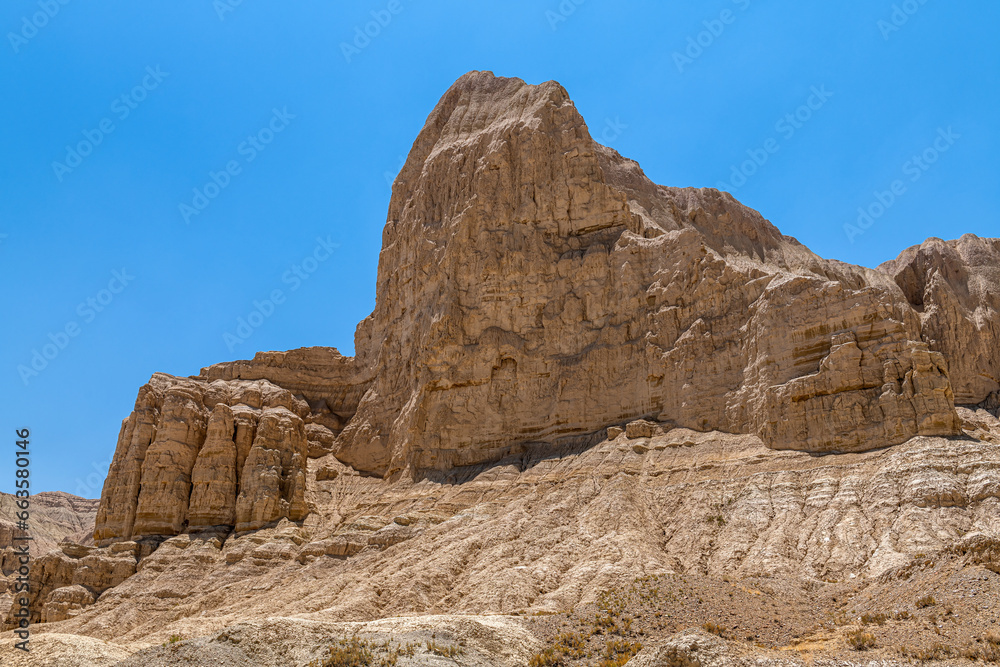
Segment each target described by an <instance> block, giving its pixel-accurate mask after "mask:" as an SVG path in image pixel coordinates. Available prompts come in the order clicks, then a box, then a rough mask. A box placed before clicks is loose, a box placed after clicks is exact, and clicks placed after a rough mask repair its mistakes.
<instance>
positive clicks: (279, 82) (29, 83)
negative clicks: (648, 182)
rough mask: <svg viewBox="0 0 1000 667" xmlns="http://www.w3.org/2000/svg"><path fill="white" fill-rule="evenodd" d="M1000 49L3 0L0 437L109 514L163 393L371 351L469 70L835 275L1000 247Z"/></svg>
mask: <svg viewBox="0 0 1000 667" xmlns="http://www.w3.org/2000/svg"><path fill="white" fill-rule="evenodd" d="M373 21H376V22H380V23H372V22H373ZM998 22H1000V5H998V4H997V3H995V2H992V1H986V0H970V1H968V2H962V3H945V2H943V1H942V0H924V1H923V2H921V0H906V2H895V3H894V2H893V1H892V0H884V1H883V0H865V1H860V0H845V1H844V2H839V3H801V2H796V3H793V2H768V3H765V2H763V1H762V0H711V1H707V2H695V3H663V2H615V3H610V2H599V1H598V0H585V1H583V2H579V0H577V1H575V2H574V0H564V1H563V2H559V1H558V0H551V1H548V2H545V1H540V2H518V1H511V0H505V1H504V2H500V1H498V0H493V1H483V2H475V3H470V2H440V1H439V2H434V3H430V2H416V1H413V0H392V1H391V2H390V1H389V0H371V1H363V2H361V1H359V2H336V3H333V2H329V1H327V0H322V1H320V0H300V1H299V2H295V3H285V2H281V3H279V2H261V1H259V0H258V1H251V0H244V1H243V2H240V3H237V2H236V1H235V0H218V1H217V2H214V3H213V2H212V1H210V0H204V1H201V2H177V1H176V0H159V1H153V0H150V1H147V2H138V3H137V2H124V1H120V0H105V1H104V2H101V3H85V2H83V1H82V0H33V1H29V0H7V1H6V2H4V3H3V6H2V8H0V34H3V35H4V39H3V43H2V44H0V81H2V90H3V97H4V103H3V105H2V108H0V150H2V158H3V159H2V160H0V271H2V272H3V284H4V285H5V286H6V290H5V292H6V294H5V300H6V304H5V318H4V325H3V329H2V334H0V335H2V345H0V377H2V378H3V379H2V381H0V399H2V402H3V410H2V412H0V415H2V419H0V422H2V426H3V432H4V433H6V434H7V436H8V437H9V438H10V440H11V441H13V440H14V439H15V436H14V430H15V429H17V428H25V427H27V428H30V429H31V431H32V438H31V440H32V444H31V451H32V457H33V462H32V473H31V474H32V479H33V480H34V489H35V490H36V491H39V490H65V491H69V492H75V493H79V494H81V495H86V496H90V497H97V496H98V495H99V494H100V486H101V483H102V481H103V477H104V475H105V473H106V471H107V466H108V463H109V461H110V457H111V455H112V453H113V449H114V445H115V441H116V438H117V434H118V430H119V426H120V423H121V420H122V419H123V418H124V417H126V416H127V415H128V413H129V411H130V410H131V408H132V404H133V402H134V400H135V394H136V391H137V389H138V388H139V386H140V385H142V384H143V383H144V382H145V381H147V380H148V378H149V376H150V375H151V374H152V373H153V372H155V371H164V372H167V373H172V374H176V375H191V374H197V373H198V371H199V369H200V368H201V367H203V366H207V365H209V364H211V363H214V362H218V361H224V360H229V359H238V358H248V357H251V356H252V355H253V354H254V352H255V351H257V350H262V349H263V350H269V349H289V348H295V347H300V346H305V345H332V346H336V347H338V348H339V349H340V350H341V351H343V352H345V353H352V352H353V333H354V327H355V325H356V323H357V322H358V320H360V319H361V318H363V317H364V316H365V315H367V314H368V313H369V312H370V311H371V309H372V306H373V304H374V297H375V295H374V279H375V270H376V265H377V260H378V251H379V247H380V243H381V228H382V225H383V223H384V220H385V211H386V207H387V204H388V199H389V194H390V182H391V179H392V176H393V175H394V174H395V172H396V171H397V170H398V168H399V166H400V164H401V160H402V159H403V157H404V156H405V155H406V153H407V151H408V150H409V147H410V145H411V143H412V141H413V139H414V138H415V136H416V134H417V132H418V131H419V130H420V128H421V126H422V125H423V122H424V120H425V118H426V116H427V114H428V113H429V112H430V110H431V109H432V107H433V106H434V104H435V102H436V101H437V99H438V98H439V97H440V96H441V94H442V93H443V92H444V91H445V90H446V89H447V87H448V86H449V85H450V84H451V83H452V82H453V81H454V80H455V79H456V78H457V77H459V76H461V75H462V74H463V73H464V72H466V71H469V70H472V69H485V70H492V71H494V72H495V73H497V74H498V75H505V76H518V77H521V78H523V79H525V80H526V81H528V82H529V83H538V82H541V81H545V80H548V79H555V80H557V81H559V82H560V83H562V84H563V85H564V86H565V87H566V89H567V90H568V91H569V93H570V95H571V96H572V97H573V99H574V100H575V102H576V104H577V107H578V108H579V109H580V111H581V112H582V114H583V116H584V118H586V119H587V121H588V124H589V126H590V128H591V132H592V134H593V135H594V136H595V137H596V138H598V139H599V140H603V141H605V142H606V143H608V144H609V145H611V146H613V147H614V148H616V149H617V150H619V151H620V152H621V153H622V154H624V155H626V156H629V157H631V158H634V159H636V160H637V161H638V162H639V163H640V164H641V165H642V166H643V168H644V169H645V171H646V173H647V174H648V175H649V176H650V177H651V178H652V179H653V180H655V181H657V182H659V183H663V184H666V185H676V186H710V187H720V186H721V187H726V188H727V189H729V190H730V191H731V192H733V194H734V195H735V196H736V197H737V198H738V199H740V200H741V201H743V202H744V203H746V204H748V205H750V206H752V207H754V208H756V209H758V210H760V211H761V212H762V213H763V214H764V215H765V216H766V217H767V218H769V219H770V220H771V221H772V222H774V223H775V224H776V225H777V226H778V227H779V228H780V229H781V230H782V231H783V232H784V233H786V234H789V235H792V236H795V237H797V238H798V239H799V240H800V241H802V242H803V243H805V244H806V245H808V246H809V247H811V248H812V249H813V250H814V251H816V252H817V253H819V254H820V255H823V256H825V257H832V258H837V259H841V260H845V261H849V262H853V263H859V264H865V265H868V266H873V265H875V264H878V263H879V262H881V261H884V260H886V259H889V258H892V257H895V256H896V255H897V254H898V253H899V251H901V250H902V249H903V248H905V247H907V246H909V245H912V244H915V243H919V242H920V241H922V240H923V239H925V238H926V237H928V236H939V237H943V238H954V237H957V236H960V235H961V234H963V233H965V232H973V233H976V234H979V235H981V236H997V235H1000V225H998V221H997V204H998V191H1000V189H998V187H997V178H998V175H1000V168H998V165H997V156H998V155H1000V150H998V149H1000V145H998V143H1000V136H998V127H997V125H998V124H997V111H996V110H997V108H998V106H1000V105H998V103H1000V87H998V85H997V84H998V76H997V75H998V72H1000V46H998V40H996V39H995V34H994V33H995V26H996V25H997V24H998ZM366 28H367V30H368V32H369V33H371V34H373V35H374V36H372V37H357V36H358V34H359V33H361V34H363V33H364V31H365V30H366ZM345 45H347V46H345ZM77 149H79V150H77ZM723 184H724V185H723ZM196 190H197V193H196ZM184 207H189V208H184ZM859 208H861V209H862V210H866V211H868V215H869V217H868V218H863V219H862V223H863V226H858V224H857V221H858V218H859V215H860V214H859V211H858V209H859ZM845 225H853V226H854V227H853V228H851V227H848V228H847V229H845ZM852 229H853V231H852ZM334 246H336V247H334ZM275 290H280V291H281V303H279V304H276V305H275V306H274V308H273V312H270V314H269V316H267V317H257V318H255V319H254V320H253V324H254V326H249V323H248V327H249V328H247V327H243V328H242V329H238V325H239V322H240V318H243V319H244V320H246V319H248V318H249V316H250V313H251V312H252V311H253V310H254V309H255V305H254V302H255V301H256V302H258V303H260V304H261V307H262V308H263V309H264V310H265V311H268V310H271V309H269V308H268V306H267V304H264V303H263V302H264V301H267V300H269V298H270V297H271V296H272V295H273V293H274V292H275ZM242 334H249V335H248V336H246V337H245V339H244V337H243V336H242ZM46 345H49V346H50V347H49V348H47V351H48V352H49V356H50V357H52V358H50V359H36V360H35V366H36V367H40V366H42V363H43V361H44V363H45V366H44V368H42V369H41V370H39V371H37V374H36V375H32V374H25V373H24V372H23V369H22V371H19V370H18V367H19V366H22V367H24V368H31V364H32V360H33V358H34V356H35V352H36V351H37V352H38V353H39V354H42V353H43V352H44V351H45V346H46ZM53 346H54V347H53ZM53 353H54V354H53ZM33 370H34V369H33ZM12 448H13V442H11V449H12ZM12 464H13V457H5V458H4V460H3V463H2V465H0V490H4V491H10V490H11V489H12V488H13V486H14V485H13V479H14V469H13V465H12Z"/></svg>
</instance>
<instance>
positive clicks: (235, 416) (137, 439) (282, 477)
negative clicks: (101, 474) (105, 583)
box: [94, 351, 339, 545]
mask: <svg viewBox="0 0 1000 667" xmlns="http://www.w3.org/2000/svg"><path fill="white" fill-rule="evenodd" d="M319 354H321V355H327V353H326V351H322V352H320V353H319ZM333 354H336V352H335V351H333ZM327 356H329V355H327ZM338 356H339V355H338ZM329 414H330V413H329V411H328V410H326V411H324V412H314V411H313V409H312V408H311V407H310V404H309V403H308V402H307V401H306V400H305V399H304V398H300V397H297V396H295V395H293V394H291V393H290V392H289V391H288V390H286V389H282V388H280V387H277V386H275V385H273V384H271V383H270V382H268V381H267V380H232V381H225V380H214V381H212V382H208V381H205V380H203V379H201V378H194V379H184V378H176V377H172V376H169V375H164V374H161V373H157V374H156V375H154V376H153V378H152V379H151V380H150V382H149V384H147V385H145V386H144V387H143V388H142V389H141V390H140V392H139V398H138V399H137V400H136V405H135V410H134V411H133V412H132V414H131V415H130V416H129V417H128V419H126V420H125V421H124V422H123V423H122V429H121V433H120V435H119V438H118V446H117V448H116V450H115V455H114V459H113V460H112V463H111V469H110V471H109V473H108V478H107V481H106V482H105V485H104V493H103V494H102V496H101V505H100V509H99V510H98V513H97V526H96V530H95V533H94V539H95V540H96V541H97V543H98V544H101V545H105V544H108V543H110V542H113V541H121V540H131V539H133V538H138V537H143V536H153V535H158V536H169V535H177V534H179V533H182V532H186V531H198V530H201V531H206V530H223V531H228V530H231V529H234V528H235V529H237V530H241V531H245V530H255V529H258V528H260V527H262V526H264V525H266V524H267V523H270V522H274V521H277V520H279V519H281V518H289V519H292V520H300V519H302V518H304V517H305V515H306V514H307V508H306V506H305V503H304V500H303V494H304V492H305V461H306V458H307V456H308V451H309V448H310V445H309V442H308V441H307V431H306V422H307V421H308V422H309V424H310V426H315V428H316V429H320V431H321V432H322V433H327V432H328V429H327V427H325V426H323V425H322V423H329V421H330V417H329ZM316 422H320V423H316ZM330 437H331V438H332V434H330ZM327 439H329V438H327ZM316 446H317V447H319V446H320V444H319V443H317V445H316Z"/></svg>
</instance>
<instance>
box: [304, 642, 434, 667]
mask: <svg viewBox="0 0 1000 667" xmlns="http://www.w3.org/2000/svg"><path fill="white" fill-rule="evenodd" d="M417 646H418V645H417V644H412V643H409V642H408V643H406V644H395V643H394V642H392V641H390V640H385V641H384V642H382V643H381V644H380V643H378V642H373V641H369V640H367V639H359V638H358V637H350V638H349V639H341V640H339V641H338V642H337V643H336V644H334V645H332V646H329V647H328V648H327V654H326V655H325V656H323V657H322V658H320V659H318V660H313V661H312V662H310V663H309V667H395V665H396V664H398V662H399V658H400V656H407V657H411V658H412V657H413V656H414V655H415V654H416V647H417ZM428 648H429V647H428Z"/></svg>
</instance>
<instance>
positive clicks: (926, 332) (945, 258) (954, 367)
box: [879, 234, 1000, 410]
mask: <svg viewBox="0 0 1000 667" xmlns="http://www.w3.org/2000/svg"><path fill="white" fill-rule="evenodd" d="M879 268H880V269H882V270H883V271H885V272H886V273H888V274H889V275H891V276H892V277H893V279H894V280H895V281H896V284H898V285H899V287H900V289H901V290H903V293H904V294H905V295H906V298H907V300H908V301H909V302H910V304H911V305H912V306H913V308H914V310H916V311H917V312H918V313H919V315H920V322H921V331H922V335H923V337H924V340H926V341H927V342H928V344H929V345H930V348H931V349H932V350H935V351H937V352H940V353H941V354H943V355H944V357H945V358H946V359H947V360H948V366H949V369H948V370H949V378H950V379H951V384H952V387H953V391H954V393H955V402H956V403H958V404H959V405H982V406H983V407H985V408H988V409H991V410H996V409H997V408H998V407H1000V287H998V286H1000V239H981V238H978V237H976V236H973V235H972V234H966V235H965V236H963V237H962V238H960V239H958V240H956V241H942V240H941V239H928V240H927V241H925V242H924V243H922V244H920V245H919V246H914V247H912V248H907V249H906V250H904V251H903V252H902V253H901V254H900V255H899V257H898V258H896V259H894V260H890V261H888V262H886V263H884V264H882V265H881V266H880V267H879Z"/></svg>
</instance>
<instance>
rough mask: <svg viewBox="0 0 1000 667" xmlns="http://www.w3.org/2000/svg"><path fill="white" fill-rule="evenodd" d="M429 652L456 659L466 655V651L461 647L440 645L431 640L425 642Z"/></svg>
mask: <svg viewBox="0 0 1000 667" xmlns="http://www.w3.org/2000/svg"><path fill="white" fill-rule="evenodd" d="M425 645H426V646H427V650H428V651H430V652H431V653H433V654H434V655H440V656H443V657H445V658H454V657H457V656H460V655H462V654H463V653H465V650H464V649H462V647H461V646H456V645H454V644H438V643H437V642H436V641H434V640H431V641H429V642H425Z"/></svg>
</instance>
